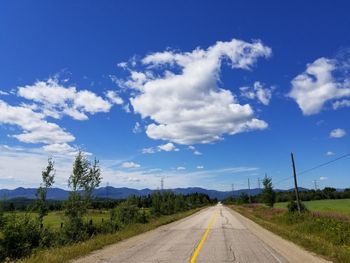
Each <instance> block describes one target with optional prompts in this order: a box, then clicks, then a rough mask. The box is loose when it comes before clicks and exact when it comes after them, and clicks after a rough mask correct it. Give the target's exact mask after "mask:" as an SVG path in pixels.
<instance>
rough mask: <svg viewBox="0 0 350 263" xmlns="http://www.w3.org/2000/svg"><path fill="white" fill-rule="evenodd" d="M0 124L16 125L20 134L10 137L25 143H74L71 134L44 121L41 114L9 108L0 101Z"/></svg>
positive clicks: (23, 109) (21, 108)
mask: <svg viewBox="0 0 350 263" xmlns="http://www.w3.org/2000/svg"><path fill="white" fill-rule="evenodd" d="M0 112H1V114H0V124H9V125H16V126H18V127H19V128H20V129H21V130H22V133H20V134H15V135H11V137H14V138H16V139H18V140H19V141H21V142H25V143H45V144H54V143H67V142H71V141H74V140H75V138H74V136H73V135H72V134H70V133H69V132H67V131H65V130H64V129H62V128H61V127H60V126H58V125H57V124H55V123H51V122H48V121H46V120H45V119H44V117H45V115H44V114H43V113H38V112H34V111H33V110H32V109H30V108H27V107H23V106H11V105H8V104H7V103H6V102H4V101H2V100H0Z"/></svg>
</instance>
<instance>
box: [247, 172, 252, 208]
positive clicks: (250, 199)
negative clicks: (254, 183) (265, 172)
mask: <svg viewBox="0 0 350 263" xmlns="http://www.w3.org/2000/svg"><path fill="white" fill-rule="evenodd" d="M248 196H249V203H251V202H252V198H251V196H250V180H249V178H248Z"/></svg>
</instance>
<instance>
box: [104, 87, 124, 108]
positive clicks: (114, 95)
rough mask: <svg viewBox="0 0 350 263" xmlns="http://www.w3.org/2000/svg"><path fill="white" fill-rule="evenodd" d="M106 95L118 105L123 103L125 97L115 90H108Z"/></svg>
mask: <svg viewBox="0 0 350 263" xmlns="http://www.w3.org/2000/svg"><path fill="white" fill-rule="evenodd" d="M106 96H107V98H108V99H109V101H110V102H112V103H114V104H117V105H121V104H123V99H122V98H121V97H119V96H118V94H117V93H116V92H115V91H113V90H109V91H107V93H106Z"/></svg>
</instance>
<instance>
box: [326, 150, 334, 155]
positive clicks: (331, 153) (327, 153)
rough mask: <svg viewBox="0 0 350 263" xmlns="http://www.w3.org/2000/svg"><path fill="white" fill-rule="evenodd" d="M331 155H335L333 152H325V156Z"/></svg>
mask: <svg viewBox="0 0 350 263" xmlns="http://www.w3.org/2000/svg"><path fill="white" fill-rule="evenodd" d="M333 155H335V153H334V152H332V151H328V152H326V156H333Z"/></svg>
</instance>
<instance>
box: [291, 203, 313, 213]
mask: <svg viewBox="0 0 350 263" xmlns="http://www.w3.org/2000/svg"><path fill="white" fill-rule="evenodd" d="M287 208H288V212H290V213H295V212H298V204H297V202H296V201H290V203H289V204H288V205H287ZM306 211H308V210H307V208H306V206H305V205H304V204H303V203H302V202H300V212H302V213H304V212H306Z"/></svg>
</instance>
